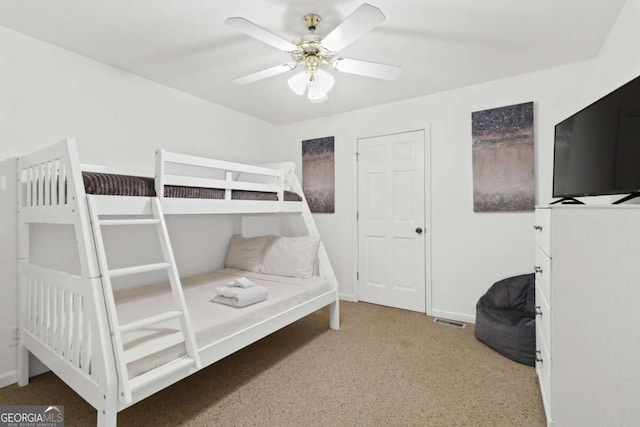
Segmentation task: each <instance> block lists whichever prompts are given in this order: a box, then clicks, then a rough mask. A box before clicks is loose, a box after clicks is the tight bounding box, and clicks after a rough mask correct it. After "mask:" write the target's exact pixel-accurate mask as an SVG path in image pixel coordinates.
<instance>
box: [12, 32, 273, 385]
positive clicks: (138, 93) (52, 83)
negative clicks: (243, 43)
mask: <svg viewBox="0 0 640 427" xmlns="http://www.w3.org/2000/svg"><path fill="white" fill-rule="evenodd" d="M0 81H1V82H2V84H0V159H5V158H11V157H14V156H18V155H21V154H24V153H28V152H30V151H34V150H36V149H38V148H41V147H45V146H47V145H51V144H53V143H56V142H58V141H59V140H60V139H62V138H65V137H73V138H76V140H77V142H78V146H79V152H80V159H81V161H82V162H84V163H93V164H106V165H111V166H120V167H123V168H131V169H141V170H144V171H152V170H153V169H154V161H155V158H154V152H155V150H156V149H157V148H164V149H167V150H174V151H178V152H182V153H189V154H196V155H205V156H209V157H217V158H224V159H227V160H240V159H242V160H243V161H252V160H255V161H258V160H264V159H265V158H268V157H269V156H271V157H272V156H273V155H274V154H273V151H272V150H271V149H270V143H271V142H272V141H275V140H277V138H276V136H277V135H278V134H279V133H280V130H279V129H278V128H277V127H275V126H273V125H271V124H268V123H266V122H263V121H260V120H257V119H254V118H251V117H249V116H246V115H243V114H240V113H237V112H235V111H232V110H229V109H227V108H223V107H221V106H218V105H215V104H212V103H210V102H207V101H204V100H202V99H199V98H195V97H193V96H190V95H187V94H184V93H182V92H179V91H176V90H173V89H170V88H167V87H165V86H162V85H159V84H156V83H154V82H150V81H148V80H145V79H142V78H140V77H137V76H134V75H132V74H129V73H126V72H123V71H121V70H118V69H115V68H113V67H109V66H106V65H104V64H101V63H99V62H96V61H93V60H91V59H88V58H85V57H82V56H79V55H76V54H74V53H71V52H69V51H66V50H63V49H60V48H57V47H54V46H52V45H50V44H47V43H43V42H41V41H38V40H36V39H33V38H30V37H27V36H25V35H22V34H20V33H16V32H14V31H11V30H8V29H6V28H4V27H0ZM5 166H6V169H7V170H9V169H10V168H11V163H10V162H9V163H7V164H6V165H5ZM4 172H5V167H3V168H2V169H0V179H1V178H2V176H6V177H7V179H9V180H12V179H13V175H12V174H11V173H8V172H7V173H4ZM13 196H14V193H13V192H10V191H0V203H1V205H2V206H3V209H2V210H1V211H0V225H1V226H0V229H2V230H3V235H2V237H3V238H2V240H1V241H0V253H1V254H2V257H1V262H0V267H1V268H2V272H1V274H0V277H2V281H0V292H1V299H2V301H3V303H2V306H1V307H0V308H2V312H1V313H0V325H2V327H0V386H2V385H4V384H8V383H11V382H13V375H14V369H15V367H16V362H15V359H16V357H15V347H9V346H8V345H7V343H8V341H9V339H10V335H9V333H8V327H9V326H13V325H16V312H15V265H13V264H12V262H9V261H6V260H8V259H13V260H15V217H14V216H13V213H12V212H13V211H14V209H15V200H14V199H13ZM5 208H7V209H5ZM167 222H168V225H169V227H170V233H171V236H172V242H173V245H174V246H175V247H176V253H177V256H176V258H177V262H178V265H179V268H180V270H181V273H182V274H185V275H189V274H194V273H197V272H200V271H205V270H208V269H211V268H216V267H219V266H221V265H222V261H223V253H224V250H225V249H226V242H227V241H228V237H229V236H230V235H231V234H232V233H233V232H238V231H239V227H240V222H239V221H238V220H237V219H236V218H232V217H217V218H215V219H214V218H212V217H204V216H203V217H198V218H189V219H188V220H185V218H184V217H182V218H181V217H172V218H170V219H168V221H167ZM5 232H6V233H7V235H6V236H5ZM67 237H68V236H67ZM62 240H64V239H62ZM136 240H137V239H136V238H135V237H132V238H130V239H129V242H130V243H131V242H133V243H135V241H136ZM67 241H68V242H71V244H70V245H67V248H68V247H69V246H70V247H71V249H73V238H70V239H67ZM126 246H127V247H129V246H130V244H127V245H126ZM120 247H122V245H121V246H120ZM56 249H57V251H56V253H58V254H61V256H60V257H58V258H59V261H60V263H61V264H66V265H67V266H68V268H69V269H71V270H73V269H74V268H75V267H76V264H77V261H76V260H75V259H74V257H73V256H66V254H63V251H64V250H61V249H60V248H56ZM49 252H51V251H49ZM118 255H121V258H127V255H126V254H123V253H119V254H118ZM13 262H15V261H13Z"/></svg>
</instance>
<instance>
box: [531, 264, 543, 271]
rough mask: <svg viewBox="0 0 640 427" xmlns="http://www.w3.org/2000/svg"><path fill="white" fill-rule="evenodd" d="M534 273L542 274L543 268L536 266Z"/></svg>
mask: <svg viewBox="0 0 640 427" xmlns="http://www.w3.org/2000/svg"><path fill="white" fill-rule="evenodd" d="M533 271H535V272H536V273H542V267H540V266H539V265H534V266H533Z"/></svg>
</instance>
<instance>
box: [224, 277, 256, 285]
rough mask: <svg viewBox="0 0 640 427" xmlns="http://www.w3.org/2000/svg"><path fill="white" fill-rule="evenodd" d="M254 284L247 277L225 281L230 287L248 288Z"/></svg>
mask: <svg viewBox="0 0 640 427" xmlns="http://www.w3.org/2000/svg"><path fill="white" fill-rule="evenodd" d="M255 285H256V284H255V283H253V282H252V281H251V280H249V279H247V278H246V277H238V278H237V279H235V280H233V281H231V282H229V283H227V286H229V287H232V288H250V287H252V286H255Z"/></svg>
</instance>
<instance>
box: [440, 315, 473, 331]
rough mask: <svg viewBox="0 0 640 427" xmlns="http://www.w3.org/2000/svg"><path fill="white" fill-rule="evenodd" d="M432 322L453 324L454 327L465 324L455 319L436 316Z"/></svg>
mask: <svg viewBox="0 0 640 427" xmlns="http://www.w3.org/2000/svg"><path fill="white" fill-rule="evenodd" d="M433 322H434V323H438V324H440V325H445V326H453V327H454V328H460V329H462V328H464V327H465V326H466V325H465V324H464V323H462V322H456V321H455V320H447V319H440V318H438V317H436V318H435V319H433Z"/></svg>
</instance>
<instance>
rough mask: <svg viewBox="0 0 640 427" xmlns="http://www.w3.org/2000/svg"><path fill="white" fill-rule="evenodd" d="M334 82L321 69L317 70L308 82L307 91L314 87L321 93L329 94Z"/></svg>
mask: <svg viewBox="0 0 640 427" xmlns="http://www.w3.org/2000/svg"><path fill="white" fill-rule="evenodd" d="M335 82H336V79H335V78H334V77H333V76H332V75H331V74H329V73H327V72H326V71H324V70H322V69H318V70H317V71H316V72H315V73H313V75H312V76H311V79H310V80H309V89H311V87H315V88H317V90H319V91H321V92H329V91H330V90H331V88H332V87H333V85H334V84H335Z"/></svg>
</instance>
